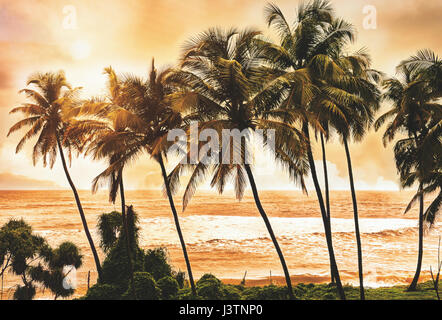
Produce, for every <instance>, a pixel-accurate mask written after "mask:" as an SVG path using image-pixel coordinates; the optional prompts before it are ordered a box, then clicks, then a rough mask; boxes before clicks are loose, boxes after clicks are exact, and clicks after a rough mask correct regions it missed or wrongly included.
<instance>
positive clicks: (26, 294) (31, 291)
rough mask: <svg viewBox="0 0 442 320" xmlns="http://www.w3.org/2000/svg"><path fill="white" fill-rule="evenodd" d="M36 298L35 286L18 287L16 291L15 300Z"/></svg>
mask: <svg viewBox="0 0 442 320" xmlns="http://www.w3.org/2000/svg"><path fill="white" fill-rule="evenodd" d="M34 296H35V287H34V286H31V285H30V286H17V289H15V291H14V300H32V299H33V298H34Z"/></svg>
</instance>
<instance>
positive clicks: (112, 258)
mask: <svg viewBox="0 0 442 320" xmlns="http://www.w3.org/2000/svg"><path fill="white" fill-rule="evenodd" d="M135 252H136V254H135ZM135 252H132V259H134V261H133V262H134V263H133V267H134V271H135V272H142V271H144V267H143V260H144V254H143V251H142V250H141V249H139V248H138V247H137V248H136V249H135ZM130 277H131V275H130V267H129V263H128V259H127V250H126V245H125V244H124V243H123V242H122V241H119V242H118V243H117V245H116V246H115V247H114V248H112V249H111V250H110V251H109V253H108V255H107V256H106V259H105V260H104V262H103V266H102V276H101V278H100V279H99V283H101V284H111V285H114V286H116V287H119V288H121V290H122V292H120V294H122V293H124V292H125V291H126V290H127V288H128V286H129V282H130Z"/></svg>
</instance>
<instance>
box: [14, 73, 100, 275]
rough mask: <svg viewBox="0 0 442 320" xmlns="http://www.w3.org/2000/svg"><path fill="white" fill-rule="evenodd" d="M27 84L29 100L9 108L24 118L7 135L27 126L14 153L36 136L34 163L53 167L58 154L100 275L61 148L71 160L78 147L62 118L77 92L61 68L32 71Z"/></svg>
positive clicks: (92, 243) (75, 103)
mask: <svg viewBox="0 0 442 320" xmlns="http://www.w3.org/2000/svg"><path fill="white" fill-rule="evenodd" d="M27 85H28V86H29V85H33V86H34V87H35V88H26V89H23V90H21V91H20V92H22V93H25V94H26V96H27V97H28V99H29V100H30V102H29V103H25V104H23V105H22V106H20V107H17V108H14V109H12V110H11V113H17V112H21V113H23V114H24V115H25V116H26V118H25V119H23V120H21V121H19V122H17V123H16V124H15V125H13V126H12V127H11V128H10V129H9V133H8V136H9V135H10V134H11V133H13V132H15V131H17V130H20V129H22V128H23V127H30V129H29V130H28V131H27V132H26V134H25V135H24V136H23V138H22V139H21V140H20V142H19V143H18V145H17V148H16V152H17V153H18V152H19V151H20V150H21V149H22V148H23V146H24V144H25V143H26V142H27V141H28V140H30V139H31V138H33V137H36V136H38V139H37V142H36V144H35V145H34V148H33V154H32V160H33V163H34V165H35V164H36V163H37V161H38V159H39V158H43V165H44V166H46V165H47V164H48V161H49V166H50V168H52V167H53V166H54V164H55V161H56V158H57V153H59V154H60V158H61V162H62V165H63V170H64V173H65V175H66V178H67V180H68V183H69V185H70V187H71V189H72V192H73V193H74V198H75V202H76V204H77V208H78V212H79V213H80V217H81V222H82V224H83V228H84V231H85V233H86V237H87V240H88V242H89V246H90V248H91V251H92V254H93V256H94V260H95V265H96V268H97V272H98V275H99V276H100V275H101V265H100V260H99V257H98V253H97V250H96V248H95V245H94V241H93V239H92V236H91V234H90V232H89V228H88V225H87V221H86V217H85V214H84V211H83V207H82V205H81V202H80V197H79V195H78V192H77V189H76V187H75V185H74V182H73V181H72V178H71V176H70V174H69V170H68V165H67V163H66V158H65V155H64V151H63V148H65V149H66V150H67V152H68V158H69V160H71V151H72V148H76V147H79V146H78V145H77V144H78V141H75V140H73V139H70V138H69V137H65V138H64V133H65V131H66V129H67V127H68V125H69V120H70V119H69V118H67V117H65V115H66V114H67V113H68V112H69V111H70V110H71V109H72V108H74V107H76V106H77V103H78V102H77V97H76V95H77V92H78V88H75V89H72V87H71V86H70V85H69V83H68V82H67V81H66V77H65V75H64V73H63V72H61V71H60V72H57V73H44V74H43V73H37V74H34V75H32V76H30V78H29V79H28V82H27Z"/></svg>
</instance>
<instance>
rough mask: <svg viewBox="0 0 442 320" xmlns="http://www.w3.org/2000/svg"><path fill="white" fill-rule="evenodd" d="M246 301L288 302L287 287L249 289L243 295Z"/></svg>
mask: <svg viewBox="0 0 442 320" xmlns="http://www.w3.org/2000/svg"><path fill="white" fill-rule="evenodd" d="M242 298H243V299H244V300H287V299H288V291H287V287H277V286H275V285H270V286H265V287H262V288H261V287H253V288H247V289H245V290H244V291H243V293H242Z"/></svg>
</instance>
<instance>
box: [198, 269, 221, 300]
mask: <svg viewBox="0 0 442 320" xmlns="http://www.w3.org/2000/svg"><path fill="white" fill-rule="evenodd" d="M196 292H197V294H198V296H200V297H201V298H203V299H205V300H221V299H222V298H223V292H222V283H221V281H220V280H219V279H217V278H216V277H215V276H214V275H211V274H205V275H203V276H202V277H201V279H199V280H198V281H197V283H196Z"/></svg>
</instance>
